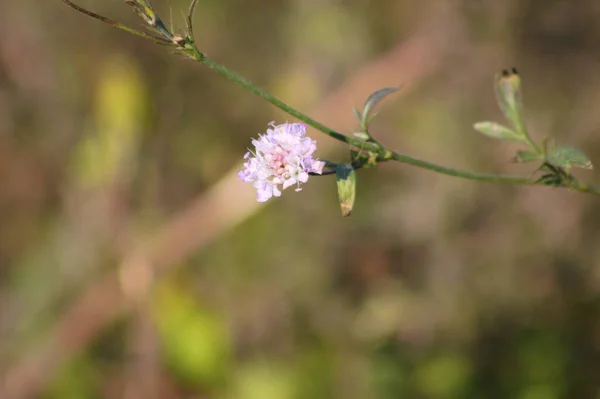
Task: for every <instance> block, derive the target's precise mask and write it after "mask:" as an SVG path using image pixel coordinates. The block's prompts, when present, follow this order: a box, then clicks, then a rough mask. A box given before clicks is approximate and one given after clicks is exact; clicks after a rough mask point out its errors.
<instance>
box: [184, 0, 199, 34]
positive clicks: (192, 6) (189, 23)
mask: <svg viewBox="0 0 600 399" xmlns="http://www.w3.org/2000/svg"><path fill="white" fill-rule="evenodd" d="M197 4H198V0H192V2H191V3H190V8H189V11H188V15H187V20H186V22H187V28H188V39H189V40H190V41H191V42H192V43H196V39H195V38H194V24H193V23H192V17H193V16H194V10H195V9H196V5H197Z"/></svg>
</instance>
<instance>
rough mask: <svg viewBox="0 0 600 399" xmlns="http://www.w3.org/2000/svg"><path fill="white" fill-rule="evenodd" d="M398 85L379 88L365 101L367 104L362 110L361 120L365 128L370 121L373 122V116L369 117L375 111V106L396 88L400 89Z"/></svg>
mask: <svg viewBox="0 0 600 399" xmlns="http://www.w3.org/2000/svg"><path fill="white" fill-rule="evenodd" d="M398 89H399V88H398V87H386V88H383V89H379V90H377V91H376V92H374V93H372V94H371V95H370V96H369V97H368V98H367V100H366V101H365V104H364V105H363V112H362V117H361V119H360V122H361V126H362V127H363V128H365V129H366V128H367V127H368V125H369V123H370V122H371V119H372V118H369V116H370V114H371V111H373V109H374V108H375V106H376V105H377V104H378V103H379V102H380V101H381V100H383V99H384V98H385V97H386V96H387V95H389V94H391V93H393V92H395V91H396V90H398Z"/></svg>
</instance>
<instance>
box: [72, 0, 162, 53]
mask: <svg viewBox="0 0 600 399" xmlns="http://www.w3.org/2000/svg"><path fill="white" fill-rule="evenodd" d="M62 2H63V3H65V4H66V5H68V6H69V7H71V8H72V9H74V10H76V11H79V12H80V13H83V14H85V15H87V16H90V17H92V18H95V19H97V20H99V21H102V22H104V23H107V24H109V25H112V26H114V27H115V28H118V29H121V30H122V31H125V32H129V33H132V34H134V35H136V36H140V37H143V38H144V39H148V40H152V41H153V42H154V43H156V44H162V45H168V46H172V45H173V43H172V42H170V41H169V40H165V39H163V38H161V37H157V36H153V35H149V34H147V33H144V32H140V31H137V30H135V29H133V28H130V27H128V26H126V25H123V24H121V23H119V22H117V21H115V20H112V19H110V18H107V17H104V16H102V15H99V14H96V13H95V12H92V11H89V10H86V9H85V8H82V7H80V6H78V5H77V4H74V3H72V2H70V1H69V0H62Z"/></svg>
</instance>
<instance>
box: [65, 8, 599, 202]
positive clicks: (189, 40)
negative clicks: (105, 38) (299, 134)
mask: <svg viewBox="0 0 600 399" xmlns="http://www.w3.org/2000/svg"><path fill="white" fill-rule="evenodd" d="M62 1H63V2H64V3H66V4H67V5H69V6H70V7H71V8H74V9H76V10H78V11H80V12H82V13H84V14H86V15H89V16H91V17H93V18H96V19H99V20H101V21H103V22H106V23H108V24H110V25H113V26H116V27H117V28H119V29H122V30H124V31H126V32H130V33H133V34H136V35H138V36H142V37H145V38H150V39H153V40H154V41H158V42H160V43H161V44H175V45H177V46H178V48H179V50H180V51H181V52H182V53H183V54H184V55H186V56H187V57H188V58H190V59H192V60H194V61H197V62H201V63H203V64H204V65H206V66H207V67H209V68H210V69H212V70H214V71H215V72H217V73H219V74H220V75H221V76H223V77H225V78H226V79H228V80H230V81H232V82H235V83H237V84H239V85H241V86H242V87H244V88H246V89H247V90H249V91H251V92H252V93H254V94H256V95H257V96H259V97H261V98H263V99H264V100H266V101H268V102H269V103H271V104H273V105H274V106H276V107H277V108H279V109H281V110H282V111H284V112H286V113H287V114H289V115H291V116H293V117H295V118H297V119H299V120H300V121H302V122H304V123H306V124H307V125H309V126H312V127H313V128H315V129H317V130H319V131H320V132H322V133H324V134H326V135H328V136H329V137H331V138H333V139H335V140H338V141H340V142H343V143H346V144H349V145H350V146H353V147H356V148H359V149H361V150H365V151H368V152H372V153H375V154H376V155H377V161H378V162H386V161H391V160H393V161H397V162H401V163H405V164H409V165H412V166H416V167H418V168H422V169H427V170H430V171H433V172H437V173H441V174H445V175H448V176H454V177H460V178H463V179H469V180H477V181H486V182H492V183H507V184H519V185H531V186H533V185H548V184H547V183H546V182H544V181H543V180H540V179H536V178H533V177H520V176H507V175H496V174H487V173H476V172H469V171H465V170H460V169H454V168H449V167H446V166H442V165H438V164H435V163H432V162H428V161H423V160H420V159H417V158H413V157H410V156H408V155H404V154H401V153H398V152H395V151H391V150H389V149H387V148H386V147H384V146H383V145H381V144H380V143H378V142H369V141H363V140H359V139H356V138H353V137H350V136H346V135H344V134H342V133H339V132H337V131H335V130H333V129H331V128H329V127H327V126H325V125H323V124H322V123H320V122H318V121H316V120H314V119H312V118H311V117H309V116H308V115H306V114H303V113H302V112H300V111H298V110H296V109H295V108H293V107H292V106H290V105H289V104H287V103H285V102H284V101H282V100H280V99H279V98H277V97H275V96H273V95H271V94H270V93H268V92H266V91H265V90H263V89H261V88H259V87H257V86H255V85H254V84H253V83H251V82H250V81H249V80H247V79H245V78H244V77H242V76H241V75H238V74H237V73H235V72H233V71H231V70H229V69H227V68H226V67H225V66H223V65H221V64H219V63H218V62H216V61H214V60H212V59H211V58H209V57H207V56H206V54H204V53H202V52H201V51H200V50H199V49H198V47H197V46H196V44H195V40H194V36H193V23H192V16H193V13H194V9H195V7H196V5H197V3H198V0H192V2H191V4H190V7H189V11H188V15H187V19H186V23H187V25H188V34H187V37H186V38H183V39H181V40H173V41H168V40H164V39H161V38H158V37H154V36H150V35H146V34H144V33H142V32H137V31H135V30H133V29H131V28H128V27H125V26H123V25H121V24H119V23H117V22H115V21H112V20H110V19H108V18H105V17H102V16H100V15H98V14H95V13H92V12H90V11H87V10H85V9H83V8H81V7H79V6H76V5H75V4H73V3H71V2H70V1H68V0H62ZM129 1H132V0H129ZM142 17H143V16H142ZM143 19H145V20H146V22H148V19H147V18H143ZM151 25H152V24H151ZM525 137H526V138H527V139H528V140H526V141H527V142H528V144H529V145H530V146H531V147H532V149H534V150H536V151H539V148H538V147H537V145H536V144H535V143H534V142H533V141H532V140H531V139H530V138H529V136H527V135H526V136H525ZM357 167H362V164H360V165H357ZM325 174H330V173H329V172H327V173H325ZM555 185H556V186H558V187H564V188H569V189H573V190H577V191H581V192H585V193H591V194H596V195H600V186H598V185H591V184H586V183H582V182H579V181H577V180H575V179H570V180H560V181H559V182H558V183H556V184H555Z"/></svg>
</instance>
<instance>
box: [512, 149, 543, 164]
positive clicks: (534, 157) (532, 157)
mask: <svg viewBox="0 0 600 399" xmlns="http://www.w3.org/2000/svg"><path fill="white" fill-rule="evenodd" d="M542 159H543V157H542V155H540V154H536V153H535V152H530V151H517V157H516V161H517V162H523V163H525V162H535V161H540V160H542Z"/></svg>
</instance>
